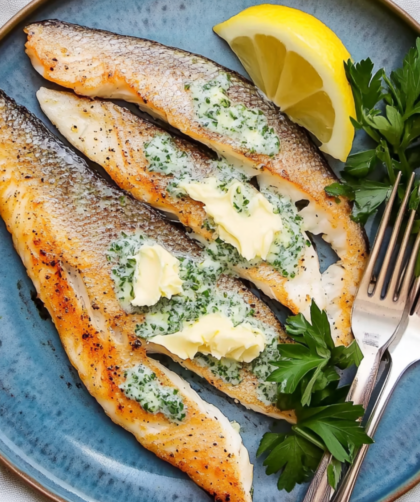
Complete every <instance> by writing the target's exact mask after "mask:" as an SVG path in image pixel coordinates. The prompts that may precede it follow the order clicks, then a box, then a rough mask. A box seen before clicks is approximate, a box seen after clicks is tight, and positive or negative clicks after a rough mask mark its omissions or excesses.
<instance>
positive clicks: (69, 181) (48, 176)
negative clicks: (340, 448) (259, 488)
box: [0, 98, 296, 422]
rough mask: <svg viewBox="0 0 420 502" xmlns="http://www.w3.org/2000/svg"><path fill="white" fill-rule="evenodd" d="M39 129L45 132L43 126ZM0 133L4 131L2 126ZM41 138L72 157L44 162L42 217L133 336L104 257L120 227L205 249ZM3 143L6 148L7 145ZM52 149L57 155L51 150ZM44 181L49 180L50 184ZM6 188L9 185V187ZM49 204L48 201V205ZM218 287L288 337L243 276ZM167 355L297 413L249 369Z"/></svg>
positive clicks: (94, 294) (193, 252)
mask: <svg viewBox="0 0 420 502" xmlns="http://www.w3.org/2000/svg"><path fill="white" fill-rule="evenodd" d="M4 99H6V98H4ZM26 113H28V112H26ZM28 116H29V117H30V118H31V120H32V121H37V119H35V118H34V117H32V116H31V115H29V114H28ZM31 123H32V122H31ZM36 126H37V127H41V125H40V123H39V121H37V122H36ZM42 132H43V133H44V132H45V134H47V131H46V130H45V131H44V129H42ZM0 133H2V131H1V130H0ZM4 133H5V132H3V134H4ZM43 141H44V143H45V144H46V143H48V142H50V143H51V144H52V147H53V148H55V149H59V151H60V152H64V153H65V155H66V156H70V157H69V159H71V161H72V163H70V164H64V165H63V166H60V165H55V164H54V165H49V164H48V162H44V165H43V166H42V169H43V170H45V176H42V177H41V178H40V179H41V180H42V181H41V184H40V185H39V186H37V187H35V188H34V190H35V189H36V191H37V198H39V197H42V200H43V203H44V204H45V207H48V210H47V209H43V211H42V214H44V211H45V212H46V214H45V215H44V216H43V218H47V220H48V225H50V227H51V229H53V228H54V229H55V231H56V232H57V235H58V236H61V238H62V241H64V242H65V243H66V244H68V243H70V242H71V244H72V245H71V246H70V247H69V248H68V249H66V251H65V252H66V258H65V259H66V262H68V263H69V264H70V266H71V267H73V268H75V269H76V270H83V268H84V267H88V270H90V267H91V266H93V265H94V266H97V267H98V268H99V269H100V271H101V272H100V274H99V275H96V274H93V275H89V274H88V275H86V276H82V280H83V282H84V283H85V285H86V288H87V293H88V295H89V299H90V301H91V302H92V304H94V305H96V304H98V305H97V306H98V308H97V309H96V310H95V313H96V314H97V316H99V315H104V316H105V317H108V316H109V317H110V319H111V321H110V322H111V327H112V329H116V330H117V331H118V332H120V331H124V332H125V333H126V334H127V336H129V337H131V336H132V335H133V334H134V331H135V327H136V325H138V324H141V323H142V322H143V319H144V317H143V315H141V314H127V313H126V312H124V310H123V309H122V307H121V305H120V304H119V302H118V300H117V298H116V296H115V294H114V289H113V287H114V285H113V282H112V279H111V275H110V270H111V265H110V263H109V262H108V261H107V260H106V252H107V250H108V249H109V247H110V244H111V243H112V242H114V241H115V240H116V239H118V237H119V236H120V235H121V232H125V233H127V234H131V233H134V231H135V230H136V229H141V230H142V231H143V232H144V234H145V235H147V236H149V237H150V238H151V239H153V240H155V241H156V242H157V243H161V244H162V245H163V246H164V247H165V248H166V249H168V250H169V251H172V252H174V253H181V254H184V255H188V256H191V257H196V258H200V257H201V258H203V259H204V255H203V251H202V250H201V248H200V247H199V246H198V245H197V244H196V243H194V242H193V241H191V240H190V239H189V238H188V237H187V235H186V234H185V232H184V231H182V230H181V229H180V228H179V227H177V226H174V225H171V224H170V223H168V222H167V221H165V220H164V219H163V218H162V217H161V216H160V215H159V214H158V213H157V212H156V211H155V210H153V209H151V208H149V207H148V206H146V205H145V204H142V203H139V202H137V201H135V200H133V199H131V198H130V197H126V198H124V202H123V203H122V202H121V191H120V190H118V189H115V188H113V187H111V186H109V185H108V184H106V183H105V182H104V180H101V179H99V178H97V177H96V176H95V175H93V173H92V172H91V171H90V170H89V169H88V168H87V167H86V165H85V163H84V161H82V160H81V159H80V158H79V157H77V156H76V155H75V154H74V153H73V152H71V151H70V150H68V149H65V148H64V147H63V145H61V143H59V141H58V140H57V139H56V138H54V137H47V138H46V139H44V140H43ZM6 146H7V145H6ZM7 147H8V148H9V146H7ZM42 154H43V155H44V156H47V155H49V154H48V152H47V151H43V152H42ZM50 155H51V156H52V157H53V158H54V159H55V157H54V152H52V153H51V154H50ZM55 155H56V154H55ZM19 156H20V157H19V158H20V160H21V159H22V154H21V153H19ZM13 160H15V159H13ZM15 168H16V167H15ZM10 169H11V168H9V170H10ZM33 169H35V170H36V169H38V171H39V170H40V169H41V167H40V166H38V165H35V167H34V168H33ZM35 174H37V178H38V183H39V176H38V175H39V173H35ZM35 174H33V175H32V174H30V175H29V176H30V177H29V178H27V179H28V180H30V179H33V177H34V176H35ZM25 180H26V178H25V179H24V180H23V181H22V183H25V184H27V183H29V181H25ZM4 181H6V180H4ZM47 183H49V185H50V186H49V188H48V185H47ZM1 189H2V190H6V185H5V183H3V184H2V187H1ZM8 190H11V188H10V187H9V189H8ZM38 192H39V193H38ZM6 193H7V190H6ZM37 200H38V199H37ZM58 200H60V204H59V203H56V204H54V205H53V203H54V202H56V201H58ZM52 205H53V206H52ZM50 206H52V207H51V208H50ZM35 218H38V216H35ZM31 223H32V224H33V223H34V220H33V219H32V220H31V221H30V222H29V224H31ZM15 244H16V243H15ZM58 244H60V246H61V244H62V243H61V242H60V243H58V242H57V245H58ZM76 244H78V245H80V253H77V254H76V253H75V246H76ZM17 249H18V248H17ZM92 263H93V265H92ZM82 264H83V267H82ZM218 287H219V288H221V289H224V290H227V291H229V292H230V293H234V294H238V295H240V296H242V297H243V298H244V300H245V301H246V302H247V303H249V304H253V305H255V307H253V309H254V310H255V317H256V318H257V319H259V320H261V321H263V322H264V323H265V324H268V325H270V326H271V327H272V328H273V329H275V330H276V331H277V332H278V335H279V338H280V339H284V340H286V341H287V340H288V339H287V337H286V335H285V333H284V331H283V328H282V327H281V325H280V323H279V322H278V320H277V319H276V317H275V316H274V315H273V313H272V312H271V311H270V309H269V308H268V307H267V306H266V305H265V304H264V303H263V302H262V301H261V300H259V299H258V298H256V297H255V296H254V295H253V294H252V293H251V292H250V291H249V290H248V289H247V288H246V287H245V286H244V285H243V283H242V282H240V281H238V280H236V279H233V278H232V277H229V276H221V278H220V279H219V282H218ZM95 308H96V307H95ZM146 350H147V351H148V352H159V351H161V349H160V346H156V345H155V344H152V343H147V345H146ZM171 357H172V358H173V359H175V360H176V361H178V362H181V364H183V365H184V366H186V367H187V368H188V369H190V370H192V371H194V372H195V373H197V374H198V375H200V376H202V377H203V378H205V379H206V380H207V381H209V382H210V383H211V384H212V385H213V386H215V387H216V388H217V389H219V390H220V391H222V392H224V393H225V394H227V395H229V396H230V397H232V398H234V399H237V400H238V401H240V402H241V403H242V404H243V405H244V406H246V407H247V408H250V409H253V410H255V411H259V412H261V413H264V414H267V415H270V416H273V417H276V418H284V419H285V420H288V421H290V422H295V420H296V418H295V415H294V413H293V412H290V411H281V410H279V409H278V408H277V407H275V406H274V405H266V404H264V403H263V402H262V401H260V400H259V398H258V396H257V391H256V387H257V384H258V381H257V379H256V377H255V375H253V374H252V373H250V372H249V371H248V370H246V369H242V370H241V377H242V378H243V381H242V382H241V383H240V384H239V385H232V384H229V383H226V382H224V381H223V380H222V379H221V378H220V377H217V376H216V375H214V374H213V373H212V372H211V371H210V369H209V368H207V367H203V366H200V365H199V364H197V363H196V362H195V361H194V360H185V361H180V360H179V359H177V358H176V357H175V356H173V355H171Z"/></svg>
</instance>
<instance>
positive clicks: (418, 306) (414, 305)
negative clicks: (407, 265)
mask: <svg viewBox="0 0 420 502" xmlns="http://www.w3.org/2000/svg"><path fill="white" fill-rule="evenodd" d="M419 291H420V277H416V279H415V281H414V284H413V286H412V288H411V290H410V301H411V308H410V315H412V314H414V313H416V314H417V315H420V297H419V298H417V295H418V294H419ZM416 300H417V301H416Z"/></svg>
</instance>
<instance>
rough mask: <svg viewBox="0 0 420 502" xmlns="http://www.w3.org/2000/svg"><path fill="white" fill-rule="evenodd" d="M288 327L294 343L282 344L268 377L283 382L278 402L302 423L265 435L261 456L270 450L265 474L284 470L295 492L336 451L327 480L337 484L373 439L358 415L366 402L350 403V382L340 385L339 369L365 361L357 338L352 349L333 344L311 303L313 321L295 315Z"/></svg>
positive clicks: (283, 479) (285, 482)
mask: <svg viewBox="0 0 420 502" xmlns="http://www.w3.org/2000/svg"><path fill="white" fill-rule="evenodd" d="M286 331H287V333H288V334H289V336H290V337H291V338H293V340H294V341H295V343H293V344H279V346H278V350H279V352H280V359H279V360H278V361H274V362H272V364H273V365H274V366H275V367H276V369H275V370H274V371H273V372H272V373H271V375H270V376H269V377H268V381H271V382H277V384H278V406H279V407H280V408H281V409H290V408H294V409H295V411H296V416H297V424H296V425H294V426H292V428H291V431H290V432H289V433H281V434H280V433H275V432H268V433H266V434H265V435H264V436H263V438H262V440H261V443H260V446H259V449H258V452H257V456H259V455H262V454H263V453H268V456H267V458H266V459H265V461H264V465H265V466H267V470H266V473H267V474H274V473H276V472H279V471H281V472H280V476H279V480H278V483H277V486H278V488H279V490H282V489H285V490H287V491H288V492H290V491H291V490H292V489H293V488H294V487H295V485H296V484H300V483H303V482H305V481H307V480H308V479H309V477H310V476H311V475H312V474H313V472H314V471H315V469H316V468H317V466H318V464H319V461H320V460H321V457H322V455H323V453H324V451H329V452H330V453H331V454H332V455H333V459H334V460H333V462H332V464H331V465H330V467H329V470H328V479H329V482H330V484H331V485H332V486H333V487H334V488H335V487H336V485H337V483H338V480H339V478H340V474H341V463H342V462H348V463H351V462H352V460H353V454H354V452H355V451H356V450H357V449H358V448H359V447H360V446H361V445H362V444H365V443H368V444H369V443H371V442H372V440H371V439H370V438H369V436H367V434H366V432H365V430H364V428H363V427H362V426H361V425H360V422H359V419H360V418H361V417H362V416H363V414H364V409H363V406H355V405H353V403H351V402H345V399H346V396H347V393H348V390H349V388H348V386H343V387H339V380H340V375H339V372H338V369H346V368H349V367H350V366H351V365H353V364H355V365H358V364H360V361H361V360H362V357H363V356H362V353H361V351H360V349H359V347H358V345H357V342H356V341H353V342H352V343H351V344H350V345H349V346H348V347H344V346H339V347H336V346H335V345H334V342H333V339H332V337H331V329H330V324H329V321H328V318H327V315H326V313H325V312H324V311H321V310H320V309H319V308H318V306H317V305H316V303H315V302H314V301H312V304H311V322H309V321H308V320H306V319H305V318H304V317H303V315H302V314H298V315H296V316H291V317H289V318H288V319H287V322H286Z"/></svg>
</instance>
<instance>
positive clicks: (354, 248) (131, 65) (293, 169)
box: [25, 20, 367, 344]
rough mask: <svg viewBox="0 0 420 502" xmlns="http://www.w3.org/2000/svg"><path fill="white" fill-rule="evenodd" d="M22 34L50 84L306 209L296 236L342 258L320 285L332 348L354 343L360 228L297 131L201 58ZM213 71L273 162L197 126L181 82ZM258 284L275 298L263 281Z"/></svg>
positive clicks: (362, 256)
mask: <svg viewBox="0 0 420 502" xmlns="http://www.w3.org/2000/svg"><path fill="white" fill-rule="evenodd" d="M25 32H26V33H27V34H28V41H27V44H26V52H27V54H28V56H29V57H30V58H31V61H32V64H33V65H34V67H35V69H36V70H37V71H38V72H39V73H40V74H41V75H43V76H44V77H45V78H47V79H48V80H51V81H53V82H56V83H58V84H60V85H62V86H64V87H68V88H71V89H73V90H74V91H75V92H76V93H78V94H81V95H84V96H90V97H94V96H97V97H104V98H120V99H125V100H127V101H130V102H134V103H137V104H138V105H139V107H140V108H141V109H143V110H145V111H147V112H148V113H150V114H152V115H154V116H157V117H160V118H161V119H163V120H165V121H167V122H168V123H170V124H171V125H172V126H174V127H176V128H178V129H180V130H181V131H182V132H183V133H185V134H187V135H189V136H190V137H192V138H194V139H196V140H197V141H200V142H202V143H204V144H206V145H207V146H209V147H210V148H212V149H213V150H215V151H216V152H218V153H219V154H222V155H224V156H225V157H227V158H228V159H229V160H234V161H237V162H239V163H241V164H242V165H246V166H248V167H251V168H254V169H255V170H256V173H257V179H258V182H259V183H260V185H271V186H275V187H276V188H277V190H278V191H279V192H280V193H282V194H283V195H286V196H289V197H290V198H291V199H292V200H293V201H294V202H297V201H300V200H307V201H309V204H308V205H307V207H305V208H304V209H303V210H302V211H301V212H300V215H301V216H302V217H303V218H304V225H305V228H304V229H305V230H307V231H310V232H312V233H315V234H318V233H321V234H323V237H324V239H325V240H326V241H327V242H329V243H330V244H331V245H332V247H333V249H334V250H335V251H336V253H337V254H338V256H339V258H340V261H339V262H337V263H336V264H334V265H332V266H331V267H330V268H329V269H328V271H327V272H326V273H325V274H324V277H323V282H324V285H325V290H326V292H327V296H328V302H327V306H326V309H327V312H328V314H329V317H330V318H331V319H332V321H333V335H334V336H335V338H336V342H337V343H344V344H348V343H349V342H350V341H351V340H352V335H351V327H350V314H351V306H352V303H353V299H354V295H355V293H356V290H357V287H358V284H359V282H360V279H361V276H362V273H363V270H364V266H365V262H366V258H367V245H366V239H365V235H364V233H363V231H362V229H361V227H360V226H359V225H357V224H356V223H354V222H353V221H352V220H351V219H350V214H351V206H350V204H349V202H348V201H347V200H346V199H341V202H340V204H337V203H336V202H335V200H334V199H333V198H331V197H328V196H327V195H326V193H325V191H324V187H325V186H326V185H328V184H330V183H332V182H334V181H336V179H335V177H334V175H333V174H332V172H331V171H330V169H329V167H328V165H327V163H326V161H325V159H324V158H323V157H322V156H321V155H320V153H319V152H318V150H317V148H316V147H315V145H313V144H312V142H311V141H310V140H309V138H308V135H307V134H306V132H305V131H303V130H302V129H301V128H300V127H299V126H297V125H296V124H293V123H292V122H291V121H290V120H289V119H288V118H287V117H286V116H285V115H283V114H282V113H280V112H279V110H278V109H277V107H275V106H274V105H273V104H271V103H269V102H268V101H266V100H265V99H264V98H263V97H262V96H261V94H260V93H259V92H258V90H257V89H256V88H255V87H254V86H253V85H252V84H251V83H250V82H249V81H248V80H246V79H244V78H243V77H241V76H240V75H238V74H236V73H235V72H232V71H231V70H228V69H226V68H223V67H221V66H220V65H217V64H216V63H214V62H212V61H210V60H208V59H206V58H204V57H202V56H198V55H194V54H191V53H188V52H185V51H182V50H180V49H175V48H171V47H165V46H163V45H161V44H159V43H157V42H153V41H150V40H144V39H139V38H135V37H128V36H122V35H116V34H113V33H110V32H105V31H100V30H95V29H90V28H85V27H81V26H77V25H72V24H68V23H64V22H61V21H56V20H50V21H44V22H40V23H34V24H31V25H29V26H27V27H26V28H25ZM220 73H228V74H229V75H230V81H231V86H230V88H229V90H228V98H229V100H230V101H231V103H232V104H239V103H242V104H244V105H245V106H247V107H248V108H254V109H259V110H261V111H262V112H263V114H264V115H265V117H266V119H267V122H268V125H269V126H270V127H272V128H273V129H274V131H275V133H276V134H277V136H278V137H279V139H280V152H279V153H278V154H277V155H275V156H274V157H269V156H267V155H262V154H257V153H251V152H250V151H246V150H244V149H243V147H242V145H241V144H240V142H239V141H238V140H236V139H232V138H229V137H226V136H224V135H221V134H219V133H216V132H212V131H210V130H208V129H206V128H204V127H202V126H201V124H200V123H199V121H198V119H197V116H196V114H195V111H194V107H193V102H192V99H191V96H190V94H189V93H188V91H187V90H186V89H185V84H186V83H194V82H203V83H206V82H208V81H210V80H212V79H214V78H215V77H217V76H218V75H220ZM256 284H257V286H258V287H261V288H262V289H263V290H264V292H265V293H268V294H270V293H271V296H272V297H275V292H274V291H271V288H270V285H269V284H267V282H266V281H265V282H263V283H262V284H258V283H256ZM308 300H309V298H308Z"/></svg>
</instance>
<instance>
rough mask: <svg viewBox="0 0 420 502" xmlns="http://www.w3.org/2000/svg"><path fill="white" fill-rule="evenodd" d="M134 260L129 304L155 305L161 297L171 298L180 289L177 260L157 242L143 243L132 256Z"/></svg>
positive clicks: (137, 305)
mask: <svg viewBox="0 0 420 502" xmlns="http://www.w3.org/2000/svg"><path fill="white" fill-rule="evenodd" d="M132 259H134V260H135V261H136V267H135V272H134V280H133V290H134V298H133V299H132V300H131V304H132V305H134V306H136V307H143V306H151V305H155V303H157V302H158V301H159V300H160V298H161V297H164V298H171V297H172V296H173V295H177V294H179V293H181V291H182V280H181V279H180V277H179V261H178V260H177V259H176V258H175V257H174V256H173V255H171V253H168V251H166V249H165V248H163V247H162V246H160V245H159V244H153V245H148V244H144V245H143V246H141V247H140V249H139V250H138V251H137V253H136V254H135V255H134V256H133V257H132Z"/></svg>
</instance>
